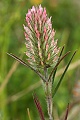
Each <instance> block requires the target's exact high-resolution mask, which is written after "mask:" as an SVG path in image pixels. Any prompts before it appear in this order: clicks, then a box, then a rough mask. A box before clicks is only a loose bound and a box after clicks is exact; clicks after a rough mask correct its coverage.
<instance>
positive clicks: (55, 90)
mask: <svg viewBox="0 0 80 120" xmlns="http://www.w3.org/2000/svg"><path fill="white" fill-rule="evenodd" d="M75 54H76V51H75V52H74V53H73V55H72V57H71V59H70V60H69V62H68V64H67V66H66V68H65V70H64V72H63V74H62V76H61V78H60V80H59V82H58V84H57V86H56V88H55V89H54V93H53V97H54V95H55V94H56V92H57V90H58V88H59V86H60V84H61V82H62V80H63V77H64V75H65V73H66V71H67V69H68V67H69V65H70V63H71V61H72V59H73V57H74V55H75Z"/></svg>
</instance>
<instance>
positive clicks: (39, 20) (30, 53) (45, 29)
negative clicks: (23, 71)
mask: <svg viewBox="0 0 80 120" xmlns="http://www.w3.org/2000/svg"><path fill="white" fill-rule="evenodd" d="M23 26H24V30H25V39H26V48H27V52H26V55H27V57H28V62H29V64H30V65H32V66H34V67H36V68H37V67H42V68H44V67H45V66H53V65H54V64H55V62H56V61H57V59H58V53H59V48H58V47H57V41H55V40H54V36H55V31H54V29H52V23H51V17H50V18H49V17H48V16H47V13H46V9H45V8H43V7H42V6H41V5H39V6H38V7H34V6H33V7H32V9H30V10H28V13H27V14H26V25H23Z"/></svg>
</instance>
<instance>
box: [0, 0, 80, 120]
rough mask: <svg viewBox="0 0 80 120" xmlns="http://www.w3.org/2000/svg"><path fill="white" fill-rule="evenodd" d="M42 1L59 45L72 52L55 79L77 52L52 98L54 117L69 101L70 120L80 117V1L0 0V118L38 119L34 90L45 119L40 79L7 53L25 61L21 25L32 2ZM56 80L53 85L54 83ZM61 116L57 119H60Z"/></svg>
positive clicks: (60, 113)
mask: <svg viewBox="0 0 80 120" xmlns="http://www.w3.org/2000/svg"><path fill="white" fill-rule="evenodd" d="M38 4H42V6H43V7H46V9H47V13H48V15H49V16H52V24H53V28H54V29H55V30H56V37H55V39H56V38H57V39H58V45H59V46H60V47H62V46H63V45H64V44H65V50H64V53H66V52H67V51H71V53H70V54H69V55H68V56H67V57H66V58H65V59H64V60H63V62H62V63H61V65H60V66H59V69H58V71H57V75H56V79H55V81H56V82H57V81H58V79H59V78H60V75H61V74H62V71H63V69H64V67H65V65H66V64H67V63H68V61H69V59H70V57H71V55H72V54H73V52H74V51H75V50H76V49H77V53H76V55H75V57H74V59H73V61H72V63H71V65H70V67H69V69H68V71H67V73H66V75H65V77H64V80H63V82H62V84H61V86H60V88H59V90H58V92H57V94H56V95H55V97H54V114H55V120H62V118H63V116H64V113H65V110H66V107H67V104H68V103H70V105H71V109H70V111H69V118H68V119H69V120H73V119H74V120H80V114H79V113H80V1H79V0H66V1H65V0H0V120H29V118H28V114H27V108H29V109H30V114H31V118H32V120H35V119H36V120H39V115H38V112H37V109H36V107H35V104H34V101H33V97H32V93H33V92H34V91H35V92H36V94H37V96H38V98H39V100H40V102H41V105H42V107H43V111H44V114H45V116H46V118H47V111H46V103H45V97H44V91H43V86H42V85H41V82H40V78H39V77H38V76H37V75H36V74H35V73H34V72H33V71H31V70H30V69H28V68H26V67H25V66H23V65H21V64H19V63H18V62H16V60H14V59H13V58H11V57H10V56H8V55H7V54H6V53H7V52H9V53H13V54H15V55H17V56H18V57H21V58H22V59H23V60H24V61H26V55H25V54H24V52H25V51H26V48H25V44H24V43H25V38H24V30H23V24H25V15H26V13H27V11H28V9H30V8H31V7H32V6H33V5H38ZM56 82H55V84H56ZM59 118H60V119H59Z"/></svg>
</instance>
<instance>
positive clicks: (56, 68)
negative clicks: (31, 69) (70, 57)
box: [52, 46, 64, 84]
mask: <svg viewBox="0 0 80 120" xmlns="http://www.w3.org/2000/svg"><path fill="white" fill-rule="evenodd" d="M63 50H64V46H63V47H62V49H61V52H60V55H59V58H58V62H59V60H60V58H61V56H62V53H63ZM58 62H57V63H58ZM57 67H58V66H57ZM57 67H56V69H55V71H54V73H53V79H52V80H53V81H52V84H53V83H54V78H55V75H56V72H57Z"/></svg>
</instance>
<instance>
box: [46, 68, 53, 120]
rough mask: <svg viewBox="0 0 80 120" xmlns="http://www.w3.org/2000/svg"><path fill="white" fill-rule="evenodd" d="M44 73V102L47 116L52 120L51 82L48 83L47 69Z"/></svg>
mask: <svg viewBox="0 0 80 120" xmlns="http://www.w3.org/2000/svg"><path fill="white" fill-rule="evenodd" d="M44 73H45V79H46V82H44V84H45V95H46V102H47V109H48V115H49V120H53V116H52V106H53V103H52V81H48V71H47V68H44Z"/></svg>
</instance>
